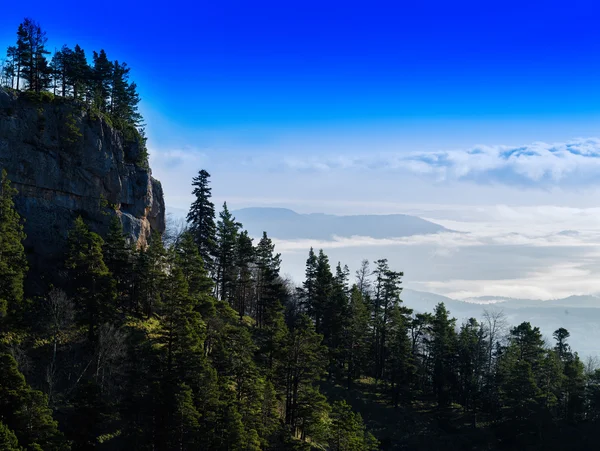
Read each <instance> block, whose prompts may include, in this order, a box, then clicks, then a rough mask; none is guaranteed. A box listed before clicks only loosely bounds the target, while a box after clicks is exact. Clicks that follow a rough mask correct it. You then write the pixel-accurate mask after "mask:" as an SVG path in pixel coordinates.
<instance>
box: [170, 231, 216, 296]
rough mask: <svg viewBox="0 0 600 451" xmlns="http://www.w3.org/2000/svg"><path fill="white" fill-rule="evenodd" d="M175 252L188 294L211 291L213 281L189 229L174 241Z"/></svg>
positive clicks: (203, 294) (202, 294)
mask: <svg viewBox="0 0 600 451" xmlns="http://www.w3.org/2000/svg"><path fill="white" fill-rule="evenodd" d="M175 252H176V253H177V256H178V264H179V266H180V267H181V270H182V271H183V276H184V277H185V280H186V282H187V284H188V288H189V292H190V295H191V296H195V297H199V296H200V297H202V296H206V295H208V294H209V293H210V292H211V291H212V288H213V282H212V280H210V278H209V277H208V274H207V272H206V269H205V268H204V264H203V262H202V257H200V253H199V252H198V247H197V246H196V243H195V242H194V237H193V235H192V234H191V233H190V232H189V231H185V232H184V233H183V234H182V235H181V236H180V237H179V239H178V240H177V241H176V242H175Z"/></svg>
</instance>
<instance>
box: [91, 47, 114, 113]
mask: <svg viewBox="0 0 600 451" xmlns="http://www.w3.org/2000/svg"><path fill="white" fill-rule="evenodd" d="M93 60H94V66H93V69H92V72H93V99H94V105H95V106H96V108H98V109H99V110H100V111H102V112H107V111H108V100H109V97H110V91H111V81H112V74H113V65H112V62H111V61H110V60H109V59H108V57H107V56H106V52H105V51H104V50H100V53H97V52H94V54H93Z"/></svg>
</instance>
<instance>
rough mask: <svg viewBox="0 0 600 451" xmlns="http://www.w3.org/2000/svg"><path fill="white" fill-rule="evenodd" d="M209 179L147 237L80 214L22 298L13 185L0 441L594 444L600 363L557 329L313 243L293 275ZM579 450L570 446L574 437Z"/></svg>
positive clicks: (29, 444) (85, 444)
mask: <svg viewBox="0 0 600 451" xmlns="http://www.w3.org/2000/svg"><path fill="white" fill-rule="evenodd" d="M209 181H210V175H209V173H208V172H206V171H205V170H202V171H200V172H199V174H198V176H197V177H196V178H194V180H193V187H194V190H193V193H194V195H195V196H196V201H195V202H194V203H193V205H192V206H191V208H190V211H189V214H188V218H187V219H188V224H187V226H186V227H184V228H183V229H180V230H179V229H177V228H173V227H171V228H170V229H169V230H168V231H167V233H165V235H164V236H163V237H161V236H160V235H157V234H156V235H154V236H153V237H152V240H151V242H150V244H149V246H148V247H147V248H141V249H137V248H135V247H134V246H132V245H130V244H129V243H128V242H127V240H126V239H125V237H124V235H123V231H122V227H121V222H120V220H119V218H118V216H116V215H115V216H114V217H113V220H112V224H111V227H110V230H109V232H108V233H107V235H106V236H105V237H104V238H103V237H100V236H99V235H97V234H95V233H93V232H91V231H90V230H89V228H88V227H87V225H86V224H85V222H84V221H83V220H82V219H81V218H78V219H77V220H76V221H75V223H74V224H73V227H72V229H71V230H70V232H69V236H68V241H67V245H66V247H65V249H64V259H63V271H64V275H65V283H64V284H62V286H51V287H48V291H47V293H46V294H45V295H44V296H41V297H37V298H32V299H28V298H26V297H25V295H24V292H25V291H26V290H25V288H26V284H27V282H26V280H27V279H26V278H27V261H26V258H25V255H24V248H23V245H22V242H23V240H24V238H25V236H24V233H23V226H22V219H21V218H20V217H19V215H18V214H17V212H16V211H15V208H14V203H13V197H14V195H15V194H16V192H15V190H14V189H13V188H12V187H11V185H10V182H9V180H8V177H7V175H6V172H3V173H2V177H1V185H0V186H1V188H0V313H1V314H2V319H1V326H2V329H1V332H2V333H1V349H0V351H1V352H0V365H1V366H2V368H1V371H0V443H1V444H2V446H3V448H2V449H8V450H22V449H28V450H40V449H41V450H68V449H72V450H87V449H106V450H118V449H119V450H120V449H140V450H144V449H148V450H150V449H153V450H174V449H180V450H317V449H327V450H335V451H339V450H348V451H349V450H357V451H361V450H375V449H450V450H452V449H525V448H527V449H581V447H583V446H586V444H588V443H593V441H594V440H596V435H597V432H595V431H596V429H597V426H598V421H599V418H600V370H599V369H597V368H585V366H584V364H583V363H582V362H581V360H580V359H579V357H578V355H577V353H576V352H573V351H572V350H571V349H570V347H569V345H568V337H569V333H568V331H567V330H565V329H562V328H561V329H558V330H557V331H556V332H555V333H554V339H555V343H553V344H551V345H547V344H546V343H544V340H543V339H542V335H541V333H540V331H539V329H538V328H537V327H533V326H532V325H531V324H530V323H527V322H525V323H522V324H520V325H518V326H516V327H512V328H507V325H506V324H505V321H504V318H503V317H502V315H501V314H500V313H498V312H489V313H487V314H486V315H485V316H484V318H482V319H481V321H478V320H476V319H474V318H471V319H469V320H468V321H466V322H465V323H463V324H460V325H459V324H457V323H456V319H454V318H452V316H451V314H450V312H449V311H448V310H447V309H446V307H445V306H444V304H439V305H438V306H437V307H436V308H435V311H433V312H431V313H425V312H421V313H416V312H413V311H412V310H411V309H409V308H408V307H407V306H404V304H403V303H402V301H401V298H400V295H401V291H402V289H401V279H402V277H403V274H402V273H401V272H398V271H395V270H393V269H391V268H390V267H389V266H388V263H387V261H386V260H385V259H381V260H378V261H376V262H373V263H374V266H373V268H371V266H370V263H369V262H368V261H364V262H363V263H362V265H361V268H360V270H359V271H357V273H356V274H355V277H354V278H353V280H351V276H350V274H349V271H348V269H347V267H345V266H342V265H341V264H340V263H338V264H337V265H336V266H335V268H332V266H331V264H330V262H329V260H328V258H327V256H326V255H325V254H324V253H323V251H319V252H314V251H313V249H310V251H309V254H308V259H307V262H306V279H305V280H304V282H303V283H302V285H301V286H299V287H294V286H293V285H292V284H291V283H290V281H287V280H285V279H283V278H282V277H281V276H280V274H279V270H280V264H281V260H280V256H279V254H277V253H276V252H275V246H274V245H273V242H272V241H271V239H270V238H269V237H268V235H267V234H266V233H264V234H263V236H262V237H261V238H260V239H259V240H258V242H256V243H255V242H254V240H253V239H252V238H251V237H250V236H249V235H248V234H247V232H245V231H244V230H243V228H242V224H240V223H238V222H237V221H236V220H235V218H234V217H233V216H232V215H231V213H230V212H229V210H228V208H227V204H224V205H223V208H222V211H221V212H220V213H219V215H218V216H217V215H216V214H215V207H214V205H213V203H212V201H211V188H210V183H209ZM567 445H569V446H571V447H570V448H569V447H568V446H567Z"/></svg>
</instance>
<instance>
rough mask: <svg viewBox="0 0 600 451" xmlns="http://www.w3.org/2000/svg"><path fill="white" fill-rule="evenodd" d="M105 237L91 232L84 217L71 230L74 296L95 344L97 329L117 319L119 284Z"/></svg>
mask: <svg viewBox="0 0 600 451" xmlns="http://www.w3.org/2000/svg"><path fill="white" fill-rule="evenodd" d="M103 243H104V241H103V240H102V238H101V237H100V236H99V235H98V234H96V233H94V232H91V231H90V230H89V228H88V226H87V225H86V224H85V223H84V222H83V219H82V218H81V216H79V217H77V219H76V220H75V223H74V226H73V229H72V230H71V231H69V236H68V243H67V259H66V262H65V266H66V268H67V270H68V272H69V276H70V281H71V295H72V296H73V298H74V300H75V305H76V307H77V309H78V313H79V320H80V321H81V322H82V323H83V324H85V325H86V327H87V330H88V339H89V340H90V342H93V341H94V340H95V337H96V328H97V327H98V326H99V325H100V324H102V323H103V322H104V321H108V320H110V319H112V318H113V317H114V313H115V307H116V305H115V282H114V279H113V278H112V277H111V274H110V271H109V270H108V268H107V267H106V264H105V263H104V257H103V254H102V245H103Z"/></svg>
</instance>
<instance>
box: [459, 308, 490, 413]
mask: <svg viewBox="0 0 600 451" xmlns="http://www.w3.org/2000/svg"><path fill="white" fill-rule="evenodd" d="M486 338H487V337H486V334H485V331H484V330H483V328H482V327H481V326H480V324H479V323H478V322H477V320H476V319H475V318H470V319H469V320H468V321H467V322H466V323H464V324H463V325H462V326H461V328H460V332H459V334H458V343H457V361H458V362H457V363H458V377H459V386H460V388H459V390H460V394H459V397H460V403H461V404H462V406H463V407H464V408H465V409H466V410H471V411H473V412H474V411H475V410H476V407H477V403H478V401H479V399H480V397H481V393H480V392H481V386H482V381H483V375H484V369H485V362H486V358H487V349H486V341H485V340H486Z"/></svg>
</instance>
